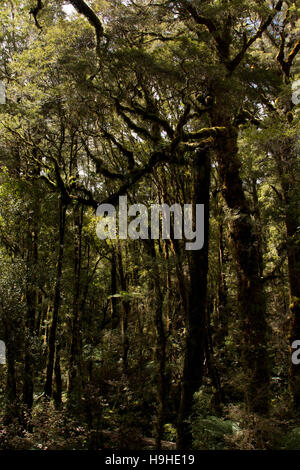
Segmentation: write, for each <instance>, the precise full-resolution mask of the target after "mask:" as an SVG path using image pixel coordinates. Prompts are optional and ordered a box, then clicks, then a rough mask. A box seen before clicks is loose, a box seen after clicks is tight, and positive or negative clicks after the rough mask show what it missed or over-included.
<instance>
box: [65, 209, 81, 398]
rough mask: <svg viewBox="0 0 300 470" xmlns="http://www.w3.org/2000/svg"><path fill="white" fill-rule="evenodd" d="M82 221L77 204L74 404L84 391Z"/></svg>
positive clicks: (71, 395) (71, 378)
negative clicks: (81, 309)
mask: <svg viewBox="0 0 300 470" xmlns="http://www.w3.org/2000/svg"><path fill="white" fill-rule="evenodd" d="M82 223H83V211H82V209H80V207H78V206H76V207H75V208H74V232H75V233H74V297H73V319H72V338H71V352H70V362H69V383H68V396H69V404H73V405H74V404H79V403H80V401H81V393H82V364H81V362H82V340H81V312H80V297H81V295H80V294H81V289H80V281H81V259H82Z"/></svg>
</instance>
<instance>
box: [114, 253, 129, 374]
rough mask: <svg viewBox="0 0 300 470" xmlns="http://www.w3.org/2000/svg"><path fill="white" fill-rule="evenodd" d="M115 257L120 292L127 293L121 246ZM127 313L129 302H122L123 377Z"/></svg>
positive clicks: (126, 371)
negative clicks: (116, 258)
mask: <svg viewBox="0 0 300 470" xmlns="http://www.w3.org/2000/svg"><path fill="white" fill-rule="evenodd" d="M117 257H118V271H119V279H120V286H121V290H122V291H123V292H127V279H126V275H125V272H124V266H123V258H122V248H121V246H118V251H117ZM129 312H130V304H129V301H128V300H122V309H121V339H122V363H123V372H124V375H126V376H127V374H128V351H129V340H128V334H127V328H128V317H129Z"/></svg>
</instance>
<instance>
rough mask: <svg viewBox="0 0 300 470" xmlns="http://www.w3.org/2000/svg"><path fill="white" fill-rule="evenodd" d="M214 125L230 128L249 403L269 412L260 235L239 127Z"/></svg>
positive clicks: (226, 188) (229, 184)
mask: <svg viewBox="0 0 300 470" xmlns="http://www.w3.org/2000/svg"><path fill="white" fill-rule="evenodd" d="M213 124H214V125H218V126H224V125H225V126H226V127H227V133H226V134H224V135H222V136H220V137H219V138H218V140H217V144H216V157H217V162H218V170H219V175H220V180H221V184H222V193H223V197H224V199H225V201H226V203H227V206H228V208H229V209H230V210H231V212H232V220H231V223H230V232H231V233H230V235H231V241H232V247H233V254H234V258H235V262H236V266H237V273H238V305H239V310H240V317H241V327H242V331H241V335H242V361H243V365H244V370H245V374H246V384H245V402H246V407H247V409H248V411H250V412H257V413H261V414H265V413H267V412H268V408H269V384H270V371H269V361H268V352H267V322H266V302H265V294H264V288H263V282H262V279H261V266H262V259H261V250H260V247H259V238H258V236H257V233H256V230H255V225H254V222H253V220H252V217H251V215H252V214H251V209H250V206H249V204H248V201H247V200H246V196H245V192H244V189H243V185H242V180H241V177H240V174H239V170H240V166H241V164H240V161H239V159H238V146H237V136H238V133H237V130H236V129H235V128H233V127H232V126H231V124H230V123H229V120H227V121H226V120H225V122H224V119H223V118H221V119H218V120H217V121H216V122H214V123H213Z"/></svg>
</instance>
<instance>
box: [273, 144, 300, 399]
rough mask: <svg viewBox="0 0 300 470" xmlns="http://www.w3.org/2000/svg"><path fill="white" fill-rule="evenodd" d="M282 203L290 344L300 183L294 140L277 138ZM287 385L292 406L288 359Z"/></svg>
mask: <svg viewBox="0 0 300 470" xmlns="http://www.w3.org/2000/svg"><path fill="white" fill-rule="evenodd" d="M274 156H275V159H276V162H277V169H278V174H279V179H280V184H281V194H282V200H283V204H284V221H285V227H286V235H287V254H288V276H289V293H290V315H289V322H290V331H289V338H288V340H289V344H290V345H292V343H293V341H295V340H299V339H300V232H299V224H300V208H299V186H298V184H297V178H296V177H295V174H294V172H295V165H296V155H295V156H294V154H293V142H292V141H288V140H286V142H285V143H283V142H280V143H279V145H278V147H277V148H276V150H275V152H274ZM289 386H290V391H291V394H292V398H293V403H294V406H295V408H298V407H299V406H300V368H299V366H297V365H294V364H293V363H291V367H290V371H289Z"/></svg>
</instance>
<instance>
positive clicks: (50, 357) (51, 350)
mask: <svg viewBox="0 0 300 470" xmlns="http://www.w3.org/2000/svg"><path fill="white" fill-rule="evenodd" d="M65 223H66V206H65V205H64V203H63V201H62V199H61V198H60V199H59V247H58V257H57V269H56V281H55V289H54V302H53V314H52V321H51V325H50V331H49V339H48V354H47V369H46V382H45V387H44V393H45V396H46V397H51V395H52V378H53V368H54V358H55V349H56V334H57V325H58V315H59V308H60V302H61V277H62V265H63V255H64V238H65Z"/></svg>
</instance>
